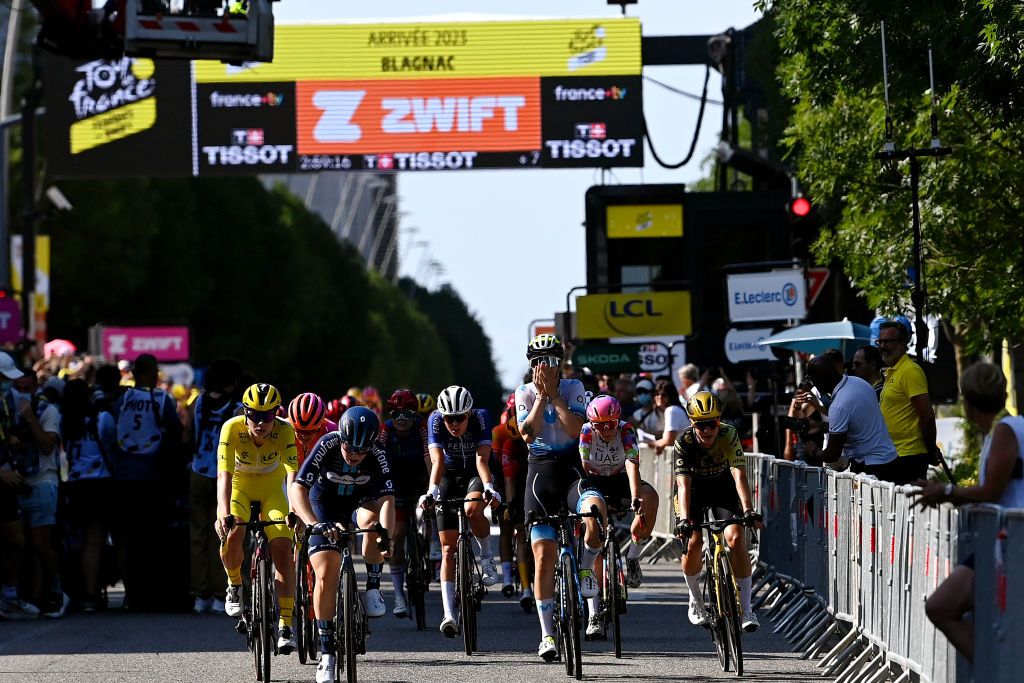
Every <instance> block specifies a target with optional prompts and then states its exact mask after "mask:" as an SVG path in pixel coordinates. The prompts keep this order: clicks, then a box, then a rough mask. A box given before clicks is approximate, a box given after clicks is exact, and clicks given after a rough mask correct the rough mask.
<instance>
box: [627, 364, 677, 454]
mask: <svg viewBox="0 0 1024 683" xmlns="http://www.w3.org/2000/svg"><path fill="white" fill-rule="evenodd" d="M643 382H646V383H647V384H650V380H640V382H637V388H640V386H641V383H643ZM689 424H690V419H689V418H688V417H687V416H686V410H685V409H683V406H682V405H680V403H679V394H678V393H677V392H676V388H675V387H674V386H672V383H671V382H668V381H665V380H661V381H659V382H658V384H657V386H655V387H654V406H653V407H652V408H649V409H647V408H640V409H639V410H637V411H636V412H635V413H633V426H634V427H636V428H637V436H638V438H639V439H640V440H641V441H643V442H644V443H646V444H648V445H650V446H654V450H655V452H656V453H658V454H659V455H660V454H661V452H662V451H663V450H665V449H666V448H671V447H672V445H673V444H674V443H675V442H676V437H677V436H678V435H679V432H681V431H682V430H683V429H686V427H687V426H688V425H689Z"/></svg>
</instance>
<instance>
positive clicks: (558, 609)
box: [527, 507, 600, 680]
mask: <svg viewBox="0 0 1024 683" xmlns="http://www.w3.org/2000/svg"><path fill="white" fill-rule="evenodd" d="M584 517H597V518H600V513H599V512H598V511H597V508H596V507H591V508H590V512H581V513H576V512H567V511H563V512H559V513H558V514H555V515H537V514H536V513H533V512H531V513H530V516H529V518H528V519H527V526H528V527H529V528H530V529H532V528H533V527H534V526H537V525H539V524H548V525H551V526H553V527H554V528H555V531H556V533H557V543H558V561H557V564H555V596H554V598H555V619H554V625H555V642H556V643H557V644H558V657H559V658H560V659H561V660H562V661H563V662H564V663H565V673H566V675H567V676H575V678H576V680H581V679H582V678H583V647H582V645H581V643H580V632H581V631H582V629H583V615H584V601H583V593H582V591H581V590H580V582H579V563H578V562H577V560H576V553H577V548H576V546H577V543H578V542H582V540H580V541H577V534H576V526H577V525H578V524H579V523H580V520H581V519H583V518H584Z"/></svg>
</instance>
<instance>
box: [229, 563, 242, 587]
mask: <svg viewBox="0 0 1024 683" xmlns="http://www.w3.org/2000/svg"><path fill="white" fill-rule="evenodd" d="M225 571H226V572H227V574H228V583H229V584H231V585H232V586H241V585H242V568H241V567H235V568H234V569H227V568H225Z"/></svg>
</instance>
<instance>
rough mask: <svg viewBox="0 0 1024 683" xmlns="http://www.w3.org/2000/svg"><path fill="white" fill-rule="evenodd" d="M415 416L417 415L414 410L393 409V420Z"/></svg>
mask: <svg viewBox="0 0 1024 683" xmlns="http://www.w3.org/2000/svg"><path fill="white" fill-rule="evenodd" d="M414 417H416V411H414V410H408V409H405V410H392V411H391V419H392V420H411V419H413V418H414Z"/></svg>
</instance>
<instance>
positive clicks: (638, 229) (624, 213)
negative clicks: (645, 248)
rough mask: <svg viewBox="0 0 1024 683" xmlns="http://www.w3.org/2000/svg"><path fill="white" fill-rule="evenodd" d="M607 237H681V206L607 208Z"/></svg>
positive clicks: (639, 205)
mask: <svg viewBox="0 0 1024 683" xmlns="http://www.w3.org/2000/svg"><path fill="white" fill-rule="evenodd" d="M606 217H607V223H608V237H609V238H611V239H614V238H618V237H682V236H683V205H682V204H627V205H622V206H609V207H608V208H607V212H606Z"/></svg>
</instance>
